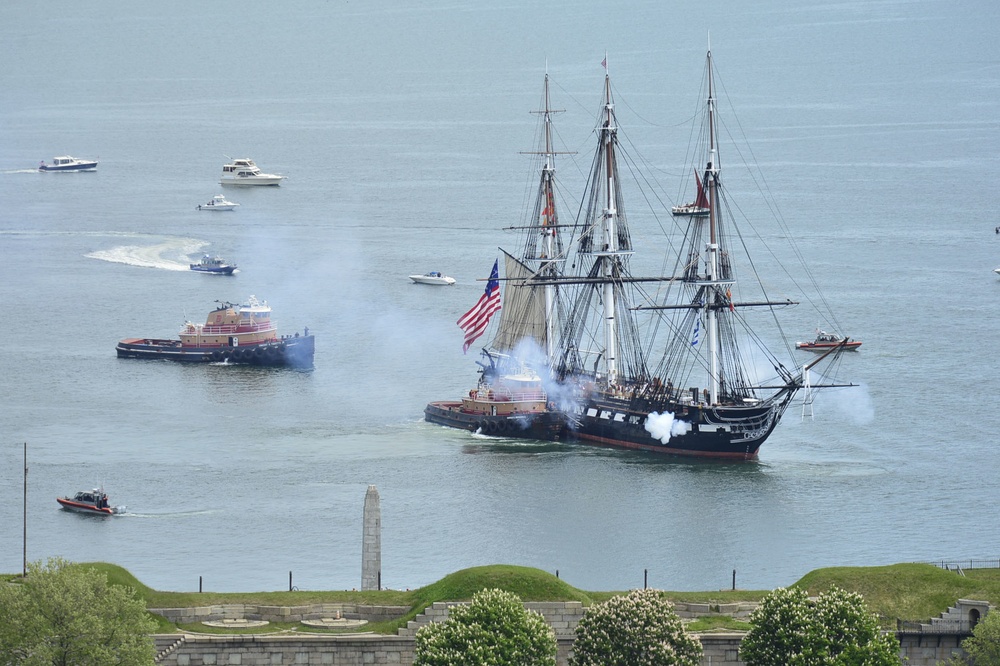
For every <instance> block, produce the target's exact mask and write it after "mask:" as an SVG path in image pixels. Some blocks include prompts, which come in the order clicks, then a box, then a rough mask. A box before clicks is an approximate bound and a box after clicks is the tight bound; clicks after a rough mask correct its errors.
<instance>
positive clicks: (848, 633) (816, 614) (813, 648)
mask: <svg viewBox="0 0 1000 666" xmlns="http://www.w3.org/2000/svg"><path fill="white" fill-rule="evenodd" d="M750 624H751V625H752V626H751V629H750V631H749V632H748V633H747V635H746V636H745V637H744V638H743V641H742V642H741V644H740V659H742V660H743V662H744V663H746V665H747V666H786V665H787V666H807V665H808V666H849V665H854V664H864V665H865V666H890V665H898V664H899V663H900V657H899V640H898V639H897V638H896V636H895V634H889V633H884V632H882V631H881V630H880V629H879V626H878V619H877V618H876V617H875V615H874V614H872V613H871V612H869V610H868V608H867V606H866V605H865V602H864V598H862V596H861V595H860V594H857V593H856V592H847V591H845V590H841V589H839V588H837V587H832V588H831V589H830V590H828V591H827V592H824V593H822V594H820V595H819V597H818V598H817V599H816V600H815V602H813V601H811V600H810V599H809V597H808V594H807V593H806V591H805V590H803V589H801V588H794V587H793V588H778V589H776V590H774V591H772V592H771V593H770V594H768V595H767V596H766V597H764V599H763V600H762V601H761V603H760V606H758V607H757V610H755V611H754V612H753V614H752V615H751V616H750Z"/></svg>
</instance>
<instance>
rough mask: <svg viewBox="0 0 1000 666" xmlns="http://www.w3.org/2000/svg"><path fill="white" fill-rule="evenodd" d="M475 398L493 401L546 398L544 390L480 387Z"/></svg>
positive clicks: (525, 400)
mask: <svg viewBox="0 0 1000 666" xmlns="http://www.w3.org/2000/svg"><path fill="white" fill-rule="evenodd" d="M475 397H476V398H478V399H480V400H493V401H494V402H528V401H541V402H544V401H545V400H546V395H545V391H511V390H510V389H508V388H480V389H478V390H477V391H476V396H475Z"/></svg>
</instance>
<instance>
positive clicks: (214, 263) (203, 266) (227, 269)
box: [190, 254, 236, 275]
mask: <svg viewBox="0 0 1000 666" xmlns="http://www.w3.org/2000/svg"><path fill="white" fill-rule="evenodd" d="M190 266H191V270H193V271H198V272H199V273H213V274H215V275H232V274H233V271H235V270H236V264H227V263H226V261H225V259H223V258H222V257H220V256H218V255H216V256H214V257H213V256H212V255H210V254H206V255H205V256H203V257H202V258H201V261H199V262H198V263H197V264H190Z"/></svg>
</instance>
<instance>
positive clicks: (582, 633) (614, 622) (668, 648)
mask: <svg viewBox="0 0 1000 666" xmlns="http://www.w3.org/2000/svg"><path fill="white" fill-rule="evenodd" d="M701 654H702V649H701V643H700V642H699V641H698V639H697V638H695V637H693V636H691V635H690V634H688V633H687V632H686V631H684V626H683V625H682V624H681V619H680V617H678V616H677V613H676V612H674V605H673V604H672V603H670V601H669V600H668V599H667V598H666V595H665V594H664V593H663V592H661V591H659V590H632V591H631V592H629V593H628V594H622V595H618V596H615V597H612V598H611V599H608V600H607V601H605V602H604V603H601V604H597V605H594V606H591V607H590V608H588V609H587V612H586V613H584V616H583V618H581V619H580V624H578V625H577V627H576V641H574V643H573V656H572V657H570V664H571V666H698V664H700V663H701Z"/></svg>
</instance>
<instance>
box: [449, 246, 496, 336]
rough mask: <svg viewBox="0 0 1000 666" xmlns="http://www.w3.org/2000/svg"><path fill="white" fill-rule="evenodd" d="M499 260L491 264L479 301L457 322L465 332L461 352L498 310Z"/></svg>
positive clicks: (484, 328)
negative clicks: (488, 276) (487, 280)
mask: <svg viewBox="0 0 1000 666" xmlns="http://www.w3.org/2000/svg"><path fill="white" fill-rule="evenodd" d="M499 263H500V260H499V259H497V260H496V261H494V262H493V272H492V273H490V280H489V282H487V283H486V290H485V291H484V292H483V295H482V296H480V297H479V301H478V302H477V303H476V304H475V305H474V306H472V309H471V310H469V311H468V312H466V313H465V314H464V315H462V317H461V318H460V319H459V320H458V325H459V326H460V327H461V328H462V330H463V331H465V346H464V347H462V352H463V353H465V352H468V351H469V347H471V346H472V343H473V342H475V341H476V338H478V337H479V336H480V335H482V334H483V332H484V331H485V330H486V325H487V324H489V323H490V317H492V316H493V313H494V312H496V311H497V310H499V309H500V270H499Z"/></svg>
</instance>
